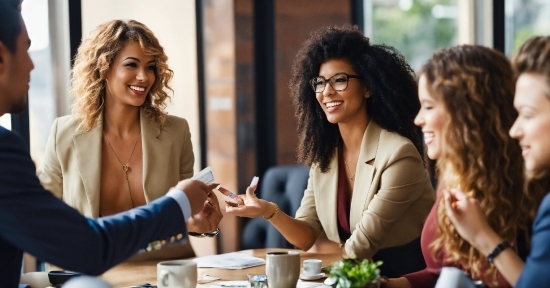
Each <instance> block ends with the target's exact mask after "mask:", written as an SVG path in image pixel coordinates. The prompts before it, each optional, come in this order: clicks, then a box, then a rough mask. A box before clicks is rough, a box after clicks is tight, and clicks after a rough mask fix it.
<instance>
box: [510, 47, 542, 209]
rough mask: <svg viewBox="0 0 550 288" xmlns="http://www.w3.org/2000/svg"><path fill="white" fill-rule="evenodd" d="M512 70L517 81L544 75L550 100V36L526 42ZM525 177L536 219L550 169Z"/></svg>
mask: <svg viewBox="0 0 550 288" xmlns="http://www.w3.org/2000/svg"><path fill="white" fill-rule="evenodd" d="M512 68H513V69H514V76H515V78H516V80H517V78H518V77H519V75H521V74H523V73H533V74H538V75H542V76H543V77H544V78H545V80H546V86H547V90H546V97H547V98H548V100H550V36H535V37H531V38H529V39H528V40H527V41H525V43H523V45H521V47H520V48H519V49H518V51H517V52H516V54H515V55H514V57H513V58H512ZM549 144H550V143H549ZM525 175H526V178H527V180H526V189H525V191H526V194H527V196H526V199H525V202H526V205H529V206H530V207H533V209H531V210H527V211H528V213H529V215H530V216H531V217H532V218H534V217H535V216H536V213H537V207H538V206H539V205H540V203H541V202H542V198H544V196H545V195H546V194H547V193H548V191H550V169H546V170H542V171H525Z"/></svg>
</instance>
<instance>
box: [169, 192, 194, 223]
mask: <svg viewBox="0 0 550 288" xmlns="http://www.w3.org/2000/svg"><path fill="white" fill-rule="evenodd" d="M166 196H168V197H172V199H174V200H176V202H178V204H179V205H180V208H181V212H182V213H183V218H184V219H183V220H184V221H185V222H187V219H189V217H191V204H190V203H189V199H188V198H187V195H185V192H183V191H182V190H180V189H176V188H173V189H170V191H168V193H166Z"/></svg>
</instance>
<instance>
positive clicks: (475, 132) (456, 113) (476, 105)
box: [419, 45, 530, 285]
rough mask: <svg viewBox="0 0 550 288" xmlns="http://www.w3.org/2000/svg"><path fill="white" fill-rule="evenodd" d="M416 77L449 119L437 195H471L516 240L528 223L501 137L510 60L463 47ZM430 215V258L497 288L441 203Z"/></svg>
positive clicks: (510, 115) (517, 173) (508, 111)
mask: <svg viewBox="0 0 550 288" xmlns="http://www.w3.org/2000/svg"><path fill="white" fill-rule="evenodd" d="M419 75H424V76H425V77H426V80H427V82H428V85H429V87H430V89H431V91H432V92H433V94H434V97H435V98H436V99H437V100H439V101H440V102H441V103H443V106H444V107H445V108H444V109H445V110H446V112H447V113H446V114H447V115H448V116H447V121H445V124H444V127H443V135H442V144H441V145H442V151H441V156H440V157H439V159H438V160H437V171H438V172H439V181H440V187H439V188H440V190H441V189H452V188H458V189H460V190H462V191H464V192H465V193H466V194H467V195H468V196H471V197H474V198H476V199H477V200H478V201H479V203H480V205H481V209H482V210H483V212H484V213H485V216H486V217H487V220H488V222H489V225H490V226H491V227H492V228H493V229H494V230H495V231H497V233H498V234H499V235H500V236H501V237H502V238H503V239H504V240H507V241H509V242H510V243H516V242H517V237H518V233H519V232H520V229H521V230H523V232H526V231H528V229H529V220H530V219H527V218H528V217H527V216H526V215H525V214H522V213H521V211H525V210H523V209H518V207H517V206H518V205H519V203H523V202H522V199H523V197H524V194H523V193H522V191H523V182H524V181H523V158H522V156H521V149H520V147H519V145H517V144H516V143H515V142H514V140H513V139H512V138H511V137H510V136H509V135H508V131H509V130H510V128H511V127H512V124H513V123H514V120H515V119H516V117H517V112H516V111H515V110H514V107H513V99H514V82H513V73H512V68H511V64H510V62H509V61H508V59H507V58H506V57H505V56H504V55H503V54H502V53H500V52H498V51H496V50H493V49H490V48H486V47H483V46H474V45H463V46H456V47H452V48H447V49H442V50H439V51H437V52H436V53H435V54H434V55H433V57H432V58H431V59H430V60H428V62H427V63H426V64H425V65H424V66H423V67H422V69H421V71H420V73H419ZM442 201H444V200H442ZM437 218H438V234H437V237H436V239H435V241H434V242H432V244H431V245H430V248H431V249H432V252H433V253H434V255H435V254H438V253H440V252H441V251H445V252H444V254H445V255H446V258H445V259H444V261H445V262H448V263H459V264H460V266H461V267H462V269H463V270H464V271H467V272H468V273H470V275H471V276H472V278H473V279H480V278H481V276H489V277H490V279H492V281H493V282H494V283H492V285H498V283H497V282H496V268H495V267H494V266H490V267H488V266H487V264H486V263H487V262H486V258H485V256H483V255H482V254H481V253H480V252H479V251H478V250H476V249H475V248H474V247H472V246H471V245H470V244H469V243H468V242H467V241H466V240H464V239H463V238H462V237H461V236H460V235H459V234H458V232H457V231H456V229H455V227H454V225H452V223H451V221H450V220H449V218H448V217H447V215H446V213H445V205H442V204H441V205H439V206H438V211H437ZM510 223H518V226H516V225H510ZM482 271H486V272H485V273H487V274H485V275H481V273H482ZM487 284H489V283H487Z"/></svg>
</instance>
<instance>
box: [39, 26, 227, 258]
mask: <svg viewBox="0 0 550 288" xmlns="http://www.w3.org/2000/svg"><path fill="white" fill-rule="evenodd" d="M167 62H168V56H167V55H166V54H165V52H164V48H163V47H162V46H161V45H160V43H159V41H158V39H157V38H156V37H155V35H154V34H153V32H152V31H151V30H149V28H147V26H145V25H144V24H142V23H140V22H138V21H134V20H129V21H123V20H112V21H109V22H106V23H104V24H101V25H99V26H98V27H97V28H96V29H95V30H94V31H92V32H91V33H90V36H89V37H88V38H86V39H84V40H83V42H82V44H81V45H80V47H79V48H78V52H77V54H76V56H75V62H74V67H73V70H72V75H71V76H72V77H71V87H70V99H71V100H72V115H69V116H64V117H60V118H57V119H56V120H55V121H54V123H53V126H52V130H51V133H50V136H49V139H48V144H47V146H46V152H45V155H44V163H43V169H42V171H40V172H39V177H40V181H41V182H42V185H43V186H44V187H45V188H47V189H48V190H50V191H51V192H52V193H54V194H55V195H56V196H58V197H59V198H61V199H63V200H64V201H65V202H67V204H69V205H71V206H73V207H74V208H76V209H77V210H78V211H80V212H81V213H82V214H83V215H85V216H87V217H94V218H97V217H100V216H107V215H112V214H115V213H118V212H121V211H125V210H128V209H131V208H133V207H137V206H141V205H144V204H146V203H147V202H149V201H152V200H154V199H156V198H159V197H161V196H163V195H164V194H165V193H166V191H168V190H169V189H170V187H172V186H171V185H173V184H174V183H177V182H178V181H180V180H183V179H186V178H190V177H191V176H192V175H193V164H194V156H193V149H192V145H191V134H190V132H189V126H188V124H187V121H186V120H185V119H183V118H179V117H176V116H170V115H167V114H166V112H164V109H165V107H166V102H167V101H168V100H169V98H170V96H169V95H168V92H169V90H171V88H170V86H169V83H170V81H171V79H172V76H173V72H172V70H171V69H170V68H169V67H168V64H167ZM214 208H215V209H219V206H218V205H215V207H214ZM218 212H219V211H218ZM219 217H220V218H221V217H222V216H221V212H220V213H219ZM145 255H146V256H147V257H148V258H156V257H159V258H164V259H165V258H181V257H189V256H193V255H194V253H193V251H192V249H191V247H190V246H189V244H186V245H183V246H182V245H176V246H172V247H167V248H166V249H165V250H164V251H155V252H153V253H148V254H145ZM140 257H142V258H143V256H140Z"/></svg>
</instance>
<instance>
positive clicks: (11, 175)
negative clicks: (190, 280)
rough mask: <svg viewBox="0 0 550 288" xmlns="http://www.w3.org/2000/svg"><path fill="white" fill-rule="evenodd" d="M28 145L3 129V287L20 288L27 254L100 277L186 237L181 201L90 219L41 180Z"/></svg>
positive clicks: (0, 250) (0, 183)
mask: <svg viewBox="0 0 550 288" xmlns="http://www.w3.org/2000/svg"><path fill="white" fill-rule="evenodd" d="M25 147H26V146H25V143H24V141H23V139H21V137H19V136H18V135H17V134H15V133H13V132H11V131H9V130H6V129H4V128H2V127H0V286H1V287H17V286H18V283H19V278H20V274H21V261H22V260H21V259H22V254H23V251H27V252H29V253H30V254H32V255H34V256H36V257H37V258H38V259H41V260H43V261H47V262H49V263H52V264H54V265H56V266H60V267H64V268H65V269H68V270H71V271H77V272H82V273H85V274H90V275H99V274H101V273H103V272H104V271H105V270H107V269H109V268H110V267H112V266H114V265H116V264H117V263H119V262H121V261H122V260H124V259H126V258H128V257H130V256H132V255H133V254H134V253H136V252H137V251H138V250H139V249H141V248H144V247H146V246H147V244H148V243H150V242H152V241H155V240H161V239H167V238H170V237H171V236H174V235H177V234H179V233H183V235H186V234H187V231H186V223H185V219H184V216H183V213H182V210H181V208H180V206H179V204H178V202H177V201H176V200H174V199H173V198H171V197H161V198H159V199H157V200H155V201H153V202H151V203H150V204H149V205H146V206H142V207H139V208H136V209H132V210H130V211H127V212H124V213H120V214H117V215H113V216H109V217H104V218H99V219H95V220H94V219H88V218H85V217H84V216H82V215H81V214H80V213H79V212H78V211H76V210H75V209H73V208H71V207H70V206H67V204H65V203H63V202H62V201H61V200H59V199H58V198H57V197H55V196H54V195H53V194H52V193H50V192H49V191H48V190H45V189H44V188H43V187H42V186H41V185H40V181H39V180H38V178H37V177H36V168H35V166H34V163H33V162H32V159H31V158H30V155H29V153H28V152H27V150H26V148H25Z"/></svg>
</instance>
